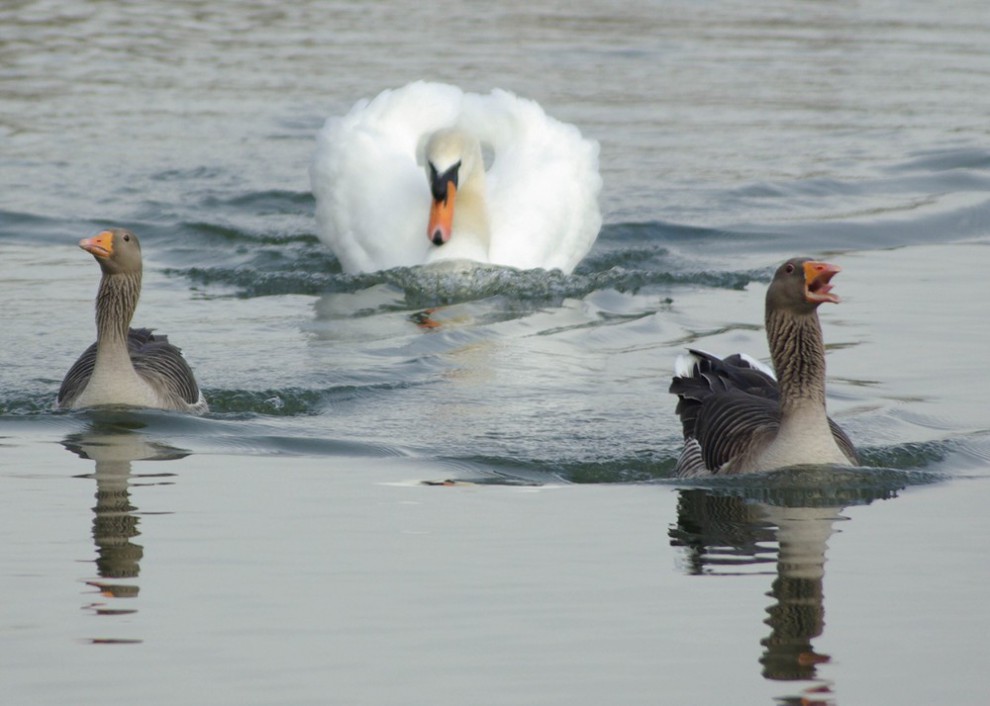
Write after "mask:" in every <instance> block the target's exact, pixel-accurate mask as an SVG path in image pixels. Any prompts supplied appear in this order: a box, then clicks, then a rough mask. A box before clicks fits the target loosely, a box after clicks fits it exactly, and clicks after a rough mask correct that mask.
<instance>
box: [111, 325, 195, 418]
mask: <svg viewBox="0 0 990 706" xmlns="http://www.w3.org/2000/svg"><path fill="white" fill-rule="evenodd" d="M127 349H128V351H129V352H130V354H131V362H132V363H133V364H134V370H135V371H137V374H138V375H140V376H141V377H143V378H144V379H145V380H147V381H148V383H149V384H150V385H151V386H152V387H154V388H156V389H159V390H164V391H165V392H166V394H167V395H168V396H169V397H172V398H174V399H177V400H182V401H184V402H186V403H188V404H191V405H194V404H196V403H197V402H198V401H199V386H198V385H197V384H196V378H195V376H194V375H193V372H192V369H191V368H190V367H189V363H187V362H186V359H185V358H183V357H182V351H181V349H179V348H178V347H176V346H173V345H172V344H171V343H169V342H168V336H165V335H162V334H155V333H152V331H151V329H146V328H142V329H131V330H130V332H129V334H128V336H127Z"/></svg>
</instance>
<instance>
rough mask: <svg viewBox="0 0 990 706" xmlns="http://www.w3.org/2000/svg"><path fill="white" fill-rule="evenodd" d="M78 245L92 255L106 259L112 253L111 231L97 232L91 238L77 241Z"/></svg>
mask: <svg viewBox="0 0 990 706" xmlns="http://www.w3.org/2000/svg"><path fill="white" fill-rule="evenodd" d="M79 247H81V248H82V249H83V250H85V251H86V252H88V253H89V254H90V255H92V256H93V257H98V258H100V259H101V260H106V259H107V258H109V257H110V256H112V255H113V233H111V232H110V231H108V230H105V231H102V232H100V233H97V234H96V235H94V236H93V237H92V238H83V239H82V240H80V241H79Z"/></svg>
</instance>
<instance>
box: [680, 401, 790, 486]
mask: <svg viewBox="0 0 990 706" xmlns="http://www.w3.org/2000/svg"><path fill="white" fill-rule="evenodd" d="M779 429H780V408H779V405H778V403H777V402H776V400H771V399H767V398H766V397H759V396H755V395H751V394H747V393H744V392H740V391H738V390H727V391H726V392H724V393H721V394H718V395H712V396H711V397H709V398H708V399H707V400H705V402H704V403H703V404H702V405H701V407H700V409H699V410H698V413H697V416H696V419H695V425H694V438H695V439H697V442H698V444H699V446H700V450H701V455H702V458H703V459H704V462H705V466H706V467H707V468H708V470H710V471H711V472H712V473H717V472H718V471H719V470H720V469H722V467H723V466H725V464H727V463H730V462H737V461H738V460H739V459H741V458H746V457H748V456H751V455H752V454H754V453H756V452H758V451H759V450H761V449H762V448H764V446H765V445H766V444H767V443H769V442H770V441H771V440H772V439H773V438H774V436H776V434H777V431H778V430H779Z"/></svg>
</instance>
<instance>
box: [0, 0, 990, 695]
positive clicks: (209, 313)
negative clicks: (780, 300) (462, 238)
mask: <svg viewBox="0 0 990 706" xmlns="http://www.w3.org/2000/svg"><path fill="white" fill-rule="evenodd" d="M988 42H990V14H988V13H987V10H986V6H985V3H984V2H982V1H978V0H961V1H957V2H954V3H925V4H920V3H911V2H906V1H905V0H900V1H897V0H891V1H889V2H872V3H852V2H832V1H829V2H825V1H820V2H819V1H810V2H801V3H793V2H782V1H777V2H774V1H771V0H767V1H758V2H748V3H740V2H732V1H730V0H715V1H713V2H673V3H660V2H647V1H643V2H630V3H623V4H614V3H613V4H601V3H592V2H585V1H584V0H578V1H577V2H573V1H572V2H567V3H564V2H550V3H542V4H541V3H522V2H514V1H512V2H505V3H497V4H493V3H474V2H467V3H462V4H460V5H453V6H452V5H449V4H444V3H423V2H380V3H347V2H330V3H322V2H315V1H313V0H304V1H301V2H293V3H274V2H233V1H223V0H220V1H219V2H218V1H214V2H210V3H203V2H191V1H180V2H162V1H160V0H150V1H149V2H141V3H97V2H71V1H70V2H65V1H59V2H53V1H52V0H35V1H29V0H24V1H21V2H13V3H6V4H4V5H3V6H2V7H0V186H2V188H0V296H2V299H3V301H4V306H3V307H2V311H3V313H2V315H0V322H2V326H3V337H2V345H0V538H2V543H3V550H2V551H0V591H2V593H0V596H2V601H0V684H2V687H0V688H2V693H3V702H4V704H68V703H71V704H96V703H103V702H105V701H106V700H107V699H108V698H111V697H110V696H109V694H111V693H112V694H113V695H114V696H113V698H123V699H126V700H130V701H134V702H136V703H141V704H162V705H164V704H174V703H210V704H238V705H241V704H259V705H260V704H327V703H333V704H349V705H350V704H368V705H376V706H378V705H383V704H403V705H405V704H430V705H431V706H436V705H438V704H451V705H452V704H499V705H501V704H519V705H530V704H568V705H573V704H602V703H609V704H647V703H650V704H655V703H677V704H710V703H717V702H726V703H733V704H773V703H806V704H819V703H820V704H864V703H890V704H894V703H897V704H906V703H916V704H928V703H952V704H985V703H987V701H988V699H990V686H988V685H987V682H986V679H985V678H984V677H982V676H980V675H981V674H982V672H983V669H984V665H985V661H986V647H985V643H986V635H987V633H988V631H990V610H988V608H987V606H986V600H985V593H986V590H985V587H986V585H987V582H988V581H990V549H988V543H987V542H986V541H985V537H986V536H987V534H988V532H990V514H988V513H987V512H986V506H987V502H988V500H990V405H988V404H987V397H988V389H990V388H988V387H987V382H986V379H985V378H986V374H985V371H984V367H985V360H986V351H987V349H988V346H990V327H988V322H987V315H986V312H985V309H986V301H985V300H986V295H987V293H988V291H990V290H988V285H987V278H986V272H987V267H988V266H990V122H988V116H990V55H988V53H987V46H988ZM417 79H431V80H438V81H445V82H449V83H454V84H457V85H459V86H461V87H462V88H464V89H466V90H472V91H480V92H487V91H488V90H490V89H491V88H492V87H501V88H506V89H509V90H512V91H514V92H516V93H517V94H519V95H522V96H526V97H529V98H532V99H535V100H537V101H538V102H539V103H540V104H541V105H542V106H543V107H544V108H545V109H546V110H547V112H548V113H549V114H551V115H553V116H554V117H557V118H559V119H561V120H564V121H568V122H572V123H574V124H576V125H578V126H579V127H580V128H581V130H582V131H583V132H584V134H585V135H587V136H589V137H592V138H594V139H597V140H598V141H599V142H600V143H601V172H602V177H603V179H604V190H603V195H602V209H603V214H604V220H605V225H604V227H603V230H602V233H601V235H600V236H599V240H598V242H597V244H596V246H595V248H594V249H593V251H592V252H591V254H590V255H589V256H588V258H587V259H586V260H585V261H584V263H582V265H581V266H579V268H578V270H577V271H576V272H575V273H574V274H573V275H569V276H563V275H560V274H559V273H558V274H550V275H548V274H546V273H513V272H506V271H487V272H482V273H479V275H478V278H477V280H476V281H474V282H472V283H471V284H470V286H466V287H465V286H463V283H458V282H455V281H452V280H450V279H445V278H444V277H440V276H435V275H431V274H429V273H424V272H421V271H415V270H413V271H409V270H405V271H402V270H400V271H393V272H386V273H376V274H372V275H362V276H348V275H344V274H342V273H341V271H340V267H339V265H338V264H337V263H336V261H335V259H334V258H333V256H332V255H331V254H330V253H329V252H328V251H327V250H326V249H325V248H324V247H323V246H322V245H321V243H320V242H319V241H318V239H317V238H316V236H315V222H314V218H313V210H314V204H313V199H312V196H311V195H310V192H309V184H308V174H307V167H308V162H309V160H310V158H311V156H312V153H313V149H314V146H315V134H316V132H317V131H318V130H319V128H320V127H321V125H322V124H323V121H324V120H325V119H326V118H327V117H328V116H330V115H335V114H340V113H343V112H345V111H346V110H348V109H349V108H350V107H351V106H352V105H353V104H354V102H356V101H357V100H358V99H360V98H364V97H370V96H373V95H375V94H377V93H378V92H379V91H381V90H383V89H385V88H389V87H398V86H402V85H404V84H406V83H408V82H410V81H413V80H417ZM107 225H122V226H128V227H131V228H133V229H134V230H135V231H137V232H138V234H139V235H140V236H141V237H142V244H143V249H144V253H145V285H144V292H143V295H142V300H141V305H140V307H139V309H138V315H137V318H136V323H137V324H139V325H145V326H154V327H156V328H158V329H159V330H161V331H162V332H165V333H168V334H170V336H171V337H172V339H173V340H174V341H175V342H176V343H178V344H179V345H181V346H182V348H183V350H184V352H185V353H186V356H187V358H188V359H189V361H190V362H191V364H192V366H193V368H194V369H195V371H196V373H197V376H198V378H199V380H200V382H201V384H202V386H203V387H204V389H205V392H206V394H207V396H208V398H209V399H210V401H211V404H212V407H213V411H212V412H211V414H210V415H208V416H207V417H205V418H189V417H183V416H180V415H174V414H166V413H159V412H151V411H143V412H139V411H132V412H126V411H115V412H102V413H93V412H90V413H69V414H66V413H58V414H56V413H53V412H52V411H51V405H52V403H53V401H54V397H55V393H56V391H57V388H58V384H59V381H60V380H61V377H62V375H63V374H64V373H65V371H66V370H67V369H68V367H69V366H70V365H71V363H72V362H73V361H74V360H75V358H76V356H77V355H78V354H79V353H80V352H81V351H82V350H83V348H84V347H85V346H87V345H88V344H89V343H90V342H91V341H92V339H93V336H94V332H95V329H94V326H93V323H92V299H93V295H94V293H95V290H96V286H97V281H98V278H99V274H98V272H99V271H98V268H97V266H96V265H95V263H94V262H93V260H92V258H91V257H90V256H88V255H86V254H85V253H83V252H81V251H80V250H79V249H78V248H77V247H76V242H77V241H78V239H80V238H82V237H86V236H89V235H92V234H94V233H95V232H96V231H97V230H99V229H101V228H103V227H105V226H107ZM799 254H808V255H814V256H820V257H823V258H826V259H828V260H829V261H832V262H835V263H837V264H839V265H841V266H842V268H843V272H842V273H841V274H840V275H839V276H838V277H837V278H836V280H835V286H836V291H837V292H838V293H840V294H841V295H842V297H843V303H842V304H840V305H838V306H829V307H827V308H826V307H823V311H822V320H823V326H824V329H825V338H826V342H827V343H828V344H829V354H828V366H829V369H828V371H829V406H830V410H831V412H832V414H833V416H835V417H836V418H837V419H838V420H839V421H840V423H841V424H842V425H843V426H844V427H845V428H846V430H847V431H848V433H849V435H850V436H851V437H852V438H853V439H854V440H855V441H856V443H857V444H858V445H859V446H860V447H861V449H862V450H863V455H864V457H865V459H866V462H867V464H868V466H869V467H868V468H865V469H857V470H851V471H846V472H837V471H829V470H827V469H806V470H800V471H798V470H791V471H782V472H778V473H774V474H770V475H767V476H760V477H753V478H744V479H734V480H721V481H708V482H693V483H685V482H678V481H676V480H675V479H673V478H672V477H671V474H672V472H673V466H674V462H675V459H676V456H677V453H678V450H679V446H680V429H679V423H678V420H677V418H676V416H675V415H674V402H675V400H674V399H673V398H672V397H671V396H670V395H669V394H667V386H668V384H669V378H670V374H671V369H672V365H673V360H674V358H675V357H676V355H677V354H678V353H679V352H680V351H681V350H683V349H684V347H685V346H688V345H691V346H697V347H701V348H705V349H707V350H711V351H713V352H716V353H730V352H734V351H737V350H742V351H748V352H750V353H751V354H753V355H756V356H758V357H761V358H764V359H765V358H766V357H767V350H766V341H765V338H764V334H763V330H762V325H761V324H762V306H763V295H764V291H765V287H766V284H767V282H768V280H769V276H770V274H771V272H772V271H773V269H774V267H775V266H776V265H777V264H778V263H779V262H780V261H781V260H783V259H785V258H787V257H790V256H793V255H799ZM427 309H429V310H431V311H432V313H431V314H430V316H431V317H432V318H433V319H434V320H435V321H436V322H439V324H440V326H439V327H430V328H424V327H421V326H419V325H418V322H421V320H422V312H424V311H425V310H427Z"/></svg>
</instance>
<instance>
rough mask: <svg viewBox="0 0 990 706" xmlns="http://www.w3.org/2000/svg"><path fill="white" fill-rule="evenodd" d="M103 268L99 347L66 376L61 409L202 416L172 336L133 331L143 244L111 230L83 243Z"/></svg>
mask: <svg viewBox="0 0 990 706" xmlns="http://www.w3.org/2000/svg"><path fill="white" fill-rule="evenodd" d="M79 247H81V248H82V249H83V250H85V251H86V252H88V253H90V254H91V255H92V256H93V257H95V258H96V261H97V262H98V263H99V264H100V269H101V270H103V278H102V279H101V280H100V289H99V292H98V294H97V296H96V343H94V344H93V345H91V346H90V347H89V348H87V349H86V350H85V351H84V352H83V354H82V355H81V356H79V360H77V361H76V362H75V364H74V365H73V366H72V367H71V368H70V369H69V372H68V373H66V375H65V379H64V380H62V387H61V388H60V389H59V391H58V401H57V405H58V407H59V408H62V409H80V408H83V407H97V406H102V405H132V406H135V407H152V408H156V409H168V410H175V411H180V412H192V413H193V414H202V413H204V412H206V411H207V409H208V407H207V404H206V400H205V399H203V394H202V392H200V389H199V386H198V385H197V384H196V379H195V378H194V377H193V373H192V370H190V368H189V364H188V363H186V360H185V358H183V357H182V353H181V352H180V351H179V349H178V348H176V347H175V346H173V345H172V344H171V343H169V342H168V338H167V337H166V336H162V335H156V334H153V333H152V332H151V330H150V329H132V328H130V324H131V319H132V318H133V316H134V310H135V308H137V303H138V298H139V297H140V296H141V244H140V242H138V238H137V236H136V235H134V233H132V232H131V231H129V230H124V229H123V228H111V229H109V230H105V231H102V232H101V233H99V234H97V235H95V236H94V237H92V238H86V239H84V240H81V241H79Z"/></svg>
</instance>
